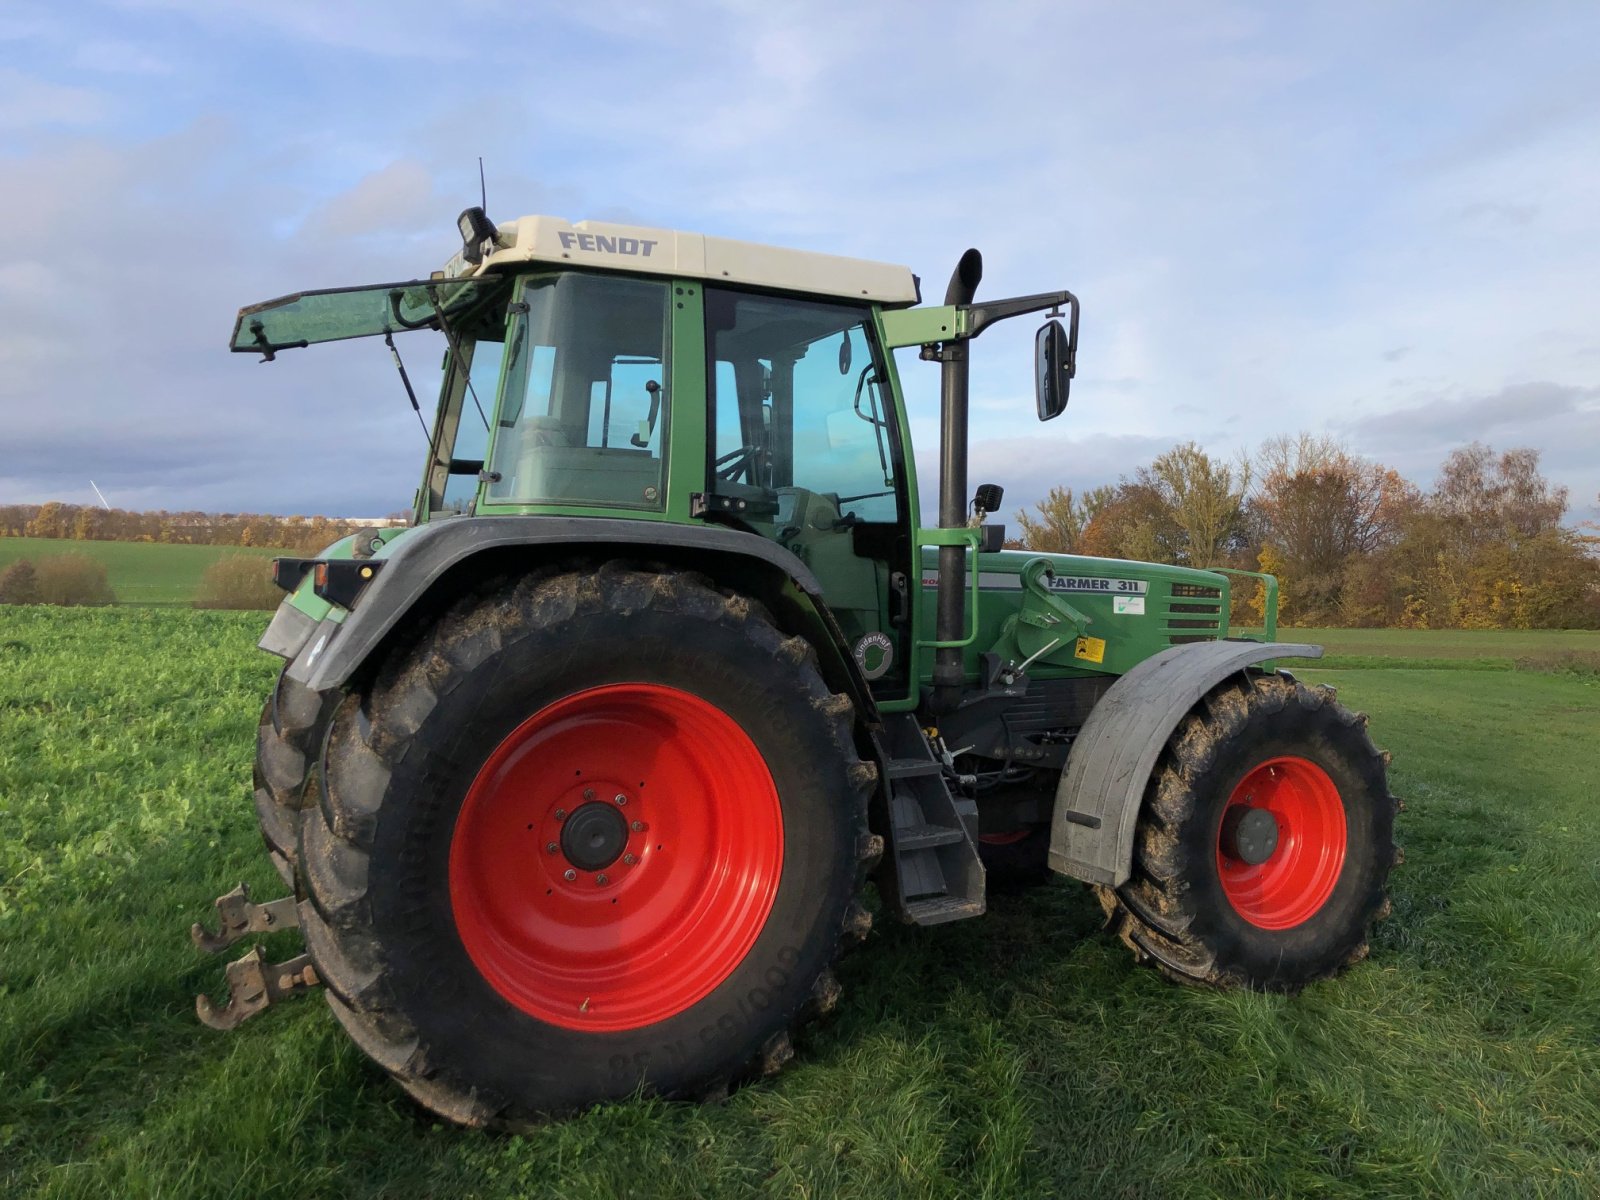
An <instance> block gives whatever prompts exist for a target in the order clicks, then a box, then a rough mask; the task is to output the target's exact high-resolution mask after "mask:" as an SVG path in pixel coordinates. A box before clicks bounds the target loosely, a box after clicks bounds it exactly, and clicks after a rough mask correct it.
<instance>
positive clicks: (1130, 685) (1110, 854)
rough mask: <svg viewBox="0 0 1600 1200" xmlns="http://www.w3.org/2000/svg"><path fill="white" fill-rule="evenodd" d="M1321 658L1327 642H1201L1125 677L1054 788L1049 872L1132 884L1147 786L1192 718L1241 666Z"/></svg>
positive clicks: (1077, 743)
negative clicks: (1135, 837)
mask: <svg viewBox="0 0 1600 1200" xmlns="http://www.w3.org/2000/svg"><path fill="white" fill-rule="evenodd" d="M1321 657H1322V647H1321V646H1312V645H1306V644H1304V643H1297V642H1194V643H1191V644H1188V645H1182V646H1172V647H1170V648H1168V649H1166V650H1163V651H1162V652H1161V653H1160V654H1156V655H1153V656H1151V657H1150V658H1147V659H1145V660H1144V662H1142V663H1140V664H1139V665H1138V666H1137V667H1135V668H1134V669H1133V670H1131V671H1129V672H1128V673H1127V674H1126V675H1124V676H1123V677H1122V678H1121V679H1119V680H1117V682H1116V683H1114V684H1112V685H1111V690H1110V691H1108V692H1106V694H1105V696H1104V697H1102V698H1101V700H1100V703H1099V704H1097V705H1095V707H1094V711H1093V712H1091V713H1090V714H1089V719H1088V720H1087V721H1085V722H1084V723H1083V728H1082V729H1081V730H1079V731H1078V736H1077V738H1076V739H1075V740H1074V741H1073V743H1072V750H1071V753H1070V754H1068V756H1067V769H1066V770H1065V771H1064V772H1062V775H1061V782H1060V783H1059V784H1058V785H1057V787H1056V804H1055V812H1054V815H1053V816H1052V818H1051V824H1050V867H1051V869H1052V870H1055V871H1059V872H1061V873H1062V874H1063V875H1071V876H1072V877H1074V878H1075V879H1082V880H1084V881H1085V882H1087V883H1099V884H1105V885H1106V886H1108V887H1120V886H1121V885H1122V884H1124V883H1126V882H1127V879H1128V876H1129V874H1130V873H1131V872H1132V870H1133V832H1134V826H1135V825H1136V824H1137V823H1138V820H1139V809H1140V808H1141V806H1142V805H1143V804H1144V794H1145V786H1146V784H1148V783H1149V781H1150V774H1151V772H1152V771H1153V770H1154V769H1155V765H1156V759H1157V758H1159V757H1160V755H1161V751H1162V748H1163V747H1165V746H1166V744H1167V739H1168V738H1170V737H1171V736H1172V731H1173V730H1174V729H1176V728H1177V727H1178V722H1179V721H1181V720H1183V718H1184V715H1185V714H1186V713H1188V711H1189V710H1190V709H1191V708H1193V707H1194V706H1195V704H1197V703H1198V702H1199V700H1200V697H1202V696H1204V695H1205V694H1206V693H1207V692H1209V691H1210V690H1211V689H1212V688H1213V687H1215V686H1216V685H1217V684H1219V683H1221V682H1222V681H1223V680H1224V679H1226V678H1227V677H1228V676H1229V675H1231V674H1233V673H1234V672H1236V671H1242V670H1244V669H1245V668H1246V667H1249V666H1253V665H1254V664H1256V663H1260V662H1264V661H1266V660H1267V659H1276V658H1321Z"/></svg>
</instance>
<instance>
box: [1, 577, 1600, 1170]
mask: <svg viewBox="0 0 1600 1200" xmlns="http://www.w3.org/2000/svg"><path fill="white" fill-rule="evenodd" d="M265 620H266V617H265V615H264V614H248V613H247V614H237V613H212V612H178V611H163V610H158V609H126V610H106V611H90V612H86V611H52V610H48V609H28V610H14V611H6V612H0V1195H6V1196H51V1197H56V1196H60V1197H75V1196H82V1197H93V1198H95V1200H103V1198H104V1197H108V1196H115V1197H124V1196H163V1197H165V1196H183V1197H188V1196H206V1197H209V1196H219V1197H221V1196H240V1197H258V1196H283V1197H296V1198H303V1197H324V1196H326V1197H361V1196H403V1197H408V1198H409V1197H422V1196H441V1197H458V1196H475V1197H476V1196H483V1197H493V1196H506V1197H513V1196H516V1197H520V1196H551V1197H557V1196H559V1197H595V1198H601V1197H606V1198H609V1197H613V1196H625V1195H634V1196H646V1197H649V1196H743V1195H772V1196H806V1197H832V1196H863V1197H873V1198H876V1197H883V1196H928V1197H962V1198H965V1197H972V1196H996V1197H1008V1198H1009V1197H1017V1196H1021V1197H1049V1196H1073V1195H1085V1196H1097V1197H1098V1196H1108V1197H1166V1196H1174V1197H1210V1196H1216V1197H1240V1196H1273V1197H1278V1196H1311V1195H1316V1196H1331V1197H1368V1196H1440V1195H1444V1196H1455V1195H1464V1196H1484V1197H1502V1196H1519V1195H1520V1196H1572V1197H1593V1196H1595V1195H1596V1193H1597V1187H1596V1181H1597V1180H1600V872H1597V871H1596V869H1595V863H1596V862H1600V821H1596V820H1595V819H1594V803H1595V797H1596V795H1597V794H1600V752H1597V750H1596V745H1595V732H1596V729H1597V728H1600V688H1597V687H1595V686H1594V685H1593V684H1592V683H1589V682H1586V681H1585V680H1583V679H1582V678H1577V677H1563V676H1556V675H1546V674H1537V673H1531V672H1523V671H1516V672H1505V673H1494V674H1491V673H1487V672H1475V671H1461V670H1417V669H1383V668H1375V669H1367V670H1360V671H1338V670H1327V669H1325V668H1323V667H1321V666H1317V667H1314V668H1312V669H1311V670H1308V671H1306V672H1305V673H1306V674H1307V675H1308V676H1310V677H1311V678H1314V679H1325V680H1327V681H1328V682H1331V683H1334V684H1336V685H1337V686H1338V687H1339V688H1340V689H1341V697H1342V698H1343V699H1344V700H1345V701H1346V702H1348V703H1350V704H1351V705H1352V706H1353V707H1356V708H1360V709H1364V710H1366V711H1368V712H1369V713H1370V714H1371V716H1372V730H1373V732H1374V734H1375V735H1376V737H1377V739H1378V741H1379V742H1380V744H1383V745H1386V746H1388V747H1389V748H1391V749H1392V750H1393V751H1394V755H1395V760H1394V767H1393V778H1394V787H1395V791H1396V792H1397V794H1399V795H1401V796H1402V797H1404V798H1405V800H1406V802H1407V811H1406V812H1405V813H1403V814H1402V816H1401V819H1400V821H1401V823H1400V833H1401V840H1402V841H1403V842H1404V843H1405V844H1406V847H1407V851H1408V861H1407V863H1406V865H1405V866H1403V867H1402V868H1400V869H1399V870H1398V871H1397V872H1396V875H1395V877H1394V907H1395V911H1394V915H1393V917H1392V918H1391V919H1390V920H1389V921H1387V922H1386V923H1385V924H1383V925H1382V926H1381V927H1380V929H1379V932H1378V934H1377V936H1376V938H1375V941H1374V944H1373V953H1372V957H1371V958H1370V959H1369V960H1368V961H1367V962H1365V963H1363V964H1361V965H1360V966H1358V967H1356V968H1355V969H1354V970H1353V971H1351V972H1350V973H1349V974H1347V975H1345V976H1344V977H1342V978H1340V979H1339V980H1337V981H1334V982H1331V983H1326V984H1320V985H1317V986H1315V987H1313V988H1311V989H1310V990H1309V991H1307V992H1306V993H1305V994H1303V995H1302V996H1300V997H1298V998H1296V999H1285V998H1282V997H1274V996H1262V995H1249V994H1222V993H1211V992H1203V991H1196V990H1191V989H1185V988H1179V987H1175V986H1173V985H1170V984H1168V983H1166V982H1164V981H1163V980H1162V979H1161V977H1160V976H1158V975H1157V974H1156V973H1155V972H1153V971H1151V970H1148V969H1145V968H1141V967H1137V966H1135V965H1134V964H1133V963H1132V962H1131V961H1130V960H1129V957H1128V955H1127V953H1126V951H1125V950H1124V949H1123V948H1122V946H1121V945H1119V944H1117V943H1116V942H1115V941H1114V940H1112V939H1110V938H1108V937H1107V936H1106V935H1105V934H1104V933H1102V932H1101V931H1100V916H1099V910H1098V907H1097V906H1096V905H1095V904H1094V903H1093V901H1092V900H1091V898H1090V897H1089V896H1088V894H1087V893H1086V892H1085V891H1084V889H1082V888H1080V887H1078V886H1076V885H1073V884H1069V883H1061V884H1058V885H1055V886H1051V887H1047V888H1044V889H1040V890H1038V891H1035V892H1031V893H1028V894H1025V895H1022V896H1013V897H1001V898H999V899H998V900H996V901H995V902H994V904H993V906H992V909H991V912H990V914H989V915H988V916H986V917H983V918H981V919H979V920H976V921H967V922H961V923H957V924H954V925H949V926H944V927H939V928H934V929H924V930H914V929H906V928H900V927H887V928H885V927H880V928H879V930H878V931H876V932H875V933H874V934H873V936H872V937H871V938H870V939H869V940H868V942H867V943H866V945H865V946H864V947H863V948H862V949H861V950H859V951H858V952H857V953H856V954H855V955H854V956H853V957H852V958H850V959H848V960H847V961H846V962H845V964H844V965H843V969H842V972H841V975H842V980H843V983H844V985H845V995H844V998H843V1000H842V1001H841V1004H840V1007H839V1010H838V1011H837V1012H836V1014H835V1016H834V1018H833V1019H832V1020H830V1021H829V1022H828V1023H826V1024H825V1025H823V1026H822V1027H821V1028H819V1029H818V1030H817V1031H815V1032H814V1033H812V1034H811V1035H810V1036H809V1037H808V1038H806V1039H804V1040H803V1042H802V1043H801V1046H800V1054H799V1060H798V1062H797V1063H796V1064H794V1065H793V1066H792V1067H791V1068H790V1069H789V1070H787V1071H785V1072H784V1073H783V1074H782V1075H780V1076H779V1077H778V1078H777V1079H775V1080H773V1081H770V1082H767V1083H763V1084H759V1085H756V1086H753V1087H749V1088H746V1089H744V1090H743V1091H741V1092H738V1093H736V1094H735V1095H734V1096H733V1098H732V1099H731V1100H729V1101H728V1102H727V1103H725V1104H723V1105H721V1106H718V1107H707V1108H701V1107H693V1106H688V1105H680V1104H666V1103H659V1102H638V1103H628V1104H621V1105H614V1106H610V1107H607V1108H603V1109H601V1110H598V1111H595V1112H592V1113H589V1114H587V1115H585V1116H581V1117H578V1118H576V1119H573V1120H570V1121H567V1122H565V1123H562V1124H557V1125H552V1126H550V1127H547V1128H544V1129H541V1130H538V1131H536V1132H535V1133H533V1134H531V1135H528V1136H523V1137H507V1136H498V1135H490V1134H483V1133H473V1132H462V1131H459V1130H455V1129H453V1128H447V1127H440V1126H438V1125H436V1124H434V1123H433V1122H431V1121H429V1120H428V1119H427V1118H425V1117H423V1116H421V1115H419V1113H418V1111H417V1110H416V1109H415V1108H414V1107H413V1106H412V1105H411V1104H410V1103H409V1102H408V1101H407V1100H406V1099H405V1098H404V1097H403V1096H402V1095H401V1094H400V1092H399V1091H398V1090H397V1089H396V1088H394V1087H393V1086H392V1085H391V1084H389V1083H388V1081H387V1080H386V1078H385V1077H384V1076H383V1074H382V1073H381V1072H380V1071H378V1070H377V1069H375V1068H374V1067H372V1066H370V1065H369V1064H368V1063H367V1062H366V1061H365V1060H364V1059H363V1057H362V1056H361V1055H360V1053H359V1052H358V1051H356V1050H355V1048H354V1047H353V1046H352V1045H350V1044H349V1042H348V1039H346V1038H345V1036H344V1035H343V1034H342V1033H341V1032H340V1030H339V1029H338V1027H337V1026H336V1023H335V1022H334V1020H333V1018H332V1015H331V1014H330V1013H329V1012H328V1011H327V1009H326V1008H325V1007H324V1006H323V1005H322V1003H321V1002H320V1000H318V999H316V998H310V999H305V1000H299V1001H296V1002H294V1003H292V1004H288V1005H285V1006H283V1007H282V1008H280V1009H276V1010H274V1011H270V1012H268V1013H265V1014H263V1015H262V1016H260V1017H258V1018H256V1019H255V1020H253V1021H251V1022H250V1023H249V1024H247V1025H246V1026H244V1027H243V1028H242V1029H241V1030H239V1031H238V1032H236V1033H234V1034H231V1035H221V1034H216V1033H213V1032H211V1031H210V1030H207V1029H204V1028H202V1027H200V1026H199V1025H198V1024H197V1023H196V1021H195V1019H194V1017H193V1013H192V1008H191V1005H192V997H193V994H194V993H195V992H197V991H201V990H208V989H211V990H214V989H217V988H218V987H219V985H220V983H221V979H222V972H221V967H220V964H219V963H218V962H217V961H216V960H208V959H206V958H204V957H203V956H201V955H200V954H199V953H198V952H196V951H195V950H194V949H193V948H192V947H191V946H190V944H189V941H188V937H187V934H186V930H187V927H188V924H189V922H191V921H193V920H196V919H199V918H202V917H204V916H206V915H207V910H208V906H209V900H210V898H211V897H212V896H214V895H216V894H217V893H219V892H221V891H223V890H226V889H227V888H228V887H231V886H232V885H233V884H234V883H236V882H238V881H239V880H241V879H243V880H246V881H248V882H249V883H250V884H251V885H252V886H253V887H254V888H255V889H256V892H257V895H258V896H260V897H263V898H265V897H271V896H274V895H277V894H279V893H280V890H281V889H280V888H279V887H278V886H277V884H276V882H275V877H274V876H273V874H272V871H271V869H270V867H269V866H268V865H267V862H266V859H265V857H264V855H263V854H262V853H261V851H260V846H259V842H258V839H257V835H256V833H255V829H254V823H253V815H252V813H251V811H250V806H249V802H248V798H247V797H248V789H249V777H250V757H251V752H252V737H253V726H254V723H255V719H256V716H257V714H258V712H259V706H260V700H261V697H262V695H263V694H264V693H265V691H266V689H267V687H268V684H269V682H270V680H271V677H272V665H273V664H272V660H270V659H268V658H267V657H266V656H264V655H261V654H260V653H259V652H257V651H255V650H254V649H253V648H252V647H253V643H254V641H255V639H256V637H257V636H258V635H259V633H260V631H261V628H262V626H263V625H264V623H265ZM1361 636H1363V637H1365V636H1369V635H1366V634H1362V635H1361ZM1517 636H1522V635H1517ZM1399 650H1400V652H1401V653H1403V654H1406V655H1409V654H1410V653H1411V652H1412V651H1411V650H1410V649H1408V648H1406V647H1405V646H1404V645H1403V644H1402V645H1400V646H1399ZM1520 652H1521V650H1520V649H1519V650H1518V653H1520ZM1508 653H1510V651H1509V650H1508V649H1505V648H1503V647H1499V646H1497V647H1496V648H1495V654H1494V655H1493V656H1503V655H1504V654H1508ZM1475 656H1476V655H1471V654H1469V655H1467V656H1466V657H1467V658H1468V659H1470V658H1472V657H1475ZM1493 656H1491V657H1493ZM268 949H269V952H274V953H276V954H278V955H284V956H286V955H288V954H290V953H293V952H294V940H293V935H278V936H277V937H276V938H275V939H272V940H269V942H268Z"/></svg>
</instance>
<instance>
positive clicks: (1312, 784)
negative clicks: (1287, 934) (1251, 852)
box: [1217, 756, 1348, 929]
mask: <svg viewBox="0 0 1600 1200" xmlns="http://www.w3.org/2000/svg"><path fill="white" fill-rule="evenodd" d="M1238 807H1246V808H1258V809H1266V811H1268V812H1269V813H1271V814H1272V816H1273V818H1274V819H1275V820H1276V821H1277V825H1278V842H1277V846H1276V848H1275V849H1274V850H1273V851H1272V853H1271V855H1270V856H1269V857H1268V858H1267V859H1266V861H1264V862H1261V863H1256V864H1251V863H1247V862H1244V861H1242V860H1240V859H1238V858H1234V857H1231V856H1230V855H1229V854H1228V853H1227V852H1226V851H1225V850H1224V848H1223V844H1224V840H1223V838H1222V835H1221V830H1222V828H1223V823H1222V822H1221V821H1219V822H1218V826H1217V828H1218V831H1219V832H1218V840H1217V871H1218V873H1219V874H1220V875H1221V877H1222V890H1223V892H1224V894H1226V895H1227V897H1228V902H1229V903H1230V904H1232V905H1233V907H1234V910H1235V911H1236V912H1238V914H1239V915H1240V916H1241V917H1243V918H1244V919H1245V920H1246V921H1249V922H1250V924H1252V925H1255V926H1257V927H1259V928H1261V929H1290V928H1292V927H1294V926H1296V925H1299V924H1302V923H1303V922H1305V921H1308V920H1310V919H1311V918H1312V917H1313V916H1315V915H1316V913H1317V911H1318V910H1319V909H1320V908H1321V907H1322V906H1323V905H1324V904H1326V903H1327V900H1328V897H1329V896H1330V895H1332V894H1333V887H1334V884H1336V883H1338V882H1339V872H1340V871H1341V870H1343V869H1344V856H1345V848H1346V845H1347V842H1348V834H1347V832H1346V829H1345V816H1344V803H1343V802H1342V801H1341V800H1340V799H1339V789H1338V788H1337V787H1335V786H1334V782H1333V780H1332V779H1330V778H1329V777H1328V773H1327V772H1326V771H1324V770H1323V769H1322V768H1321V767H1319V766H1318V765H1317V764H1316V763H1314V762H1312V761H1311V760H1310V759H1305V758H1296V757H1293V756H1286V757H1281V758H1272V759H1268V760H1267V761H1266V762H1264V763H1262V764H1261V765H1260V766H1258V767H1255V768H1253V769H1252V770H1251V771H1250V772H1249V773H1248V774H1247V775H1245V777H1244V778H1243V779H1241V780H1240V781H1239V784H1238V786H1237V787H1235V788H1234V789H1233V794H1232V795H1230V796H1229V797H1228V803H1227V806H1226V808H1225V809H1224V812H1223V819H1224V820H1225V819H1226V817H1227V813H1228V810H1230V809H1234V808H1238Z"/></svg>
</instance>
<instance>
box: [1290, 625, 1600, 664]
mask: <svg viewBox="0 0 1600 1200" xmlns="http://www.w3.org/2000/svg"><path fill="white" fill-rule="evenodd" d="M1278 636H1279V638H1280V640H1283V641H1299V642H1316V643H1317V644H1319V645H1321V646H1323V647H1325V648H1326V649H1327V658H1326V659H1324V660H1323V663H1324V665H1325V666H1327V667H1380V666H1381V667H1401V666H1429V667H1438V668H1456V669H1472V670H1502V671H1509V670H1511V669H1512V668H1513V667H1514V666H1515V665H1516V662H1517V660H1518V659H1530V658H1549V657H1552V656H1559V655H1562V654H1564V653H1568V652H1573V651H1576V652H1578V653H1580V654H1583V655H1585V656H1588V655H1595V656H1600V630H1595V629H1280V630H1279V631H1278Z"/></svg>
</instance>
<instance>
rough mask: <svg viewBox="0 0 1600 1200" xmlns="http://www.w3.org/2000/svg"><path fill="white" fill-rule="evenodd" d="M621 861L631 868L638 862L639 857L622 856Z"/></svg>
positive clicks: (631, 855) (634, 855)
mask: <svg viewBox="0 0 1600 1200" xmlns="http://www.w3.org/2000/svg"><path fill="white" fill-rule="evenodd" d="M622 861H623V862H625V863H627V864H628V865H629V866H630V867H631V866H633V864H634V863H636V862H638V861H639V856H638V855H637V854H624V855H623V856H622Z"/></svg>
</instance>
